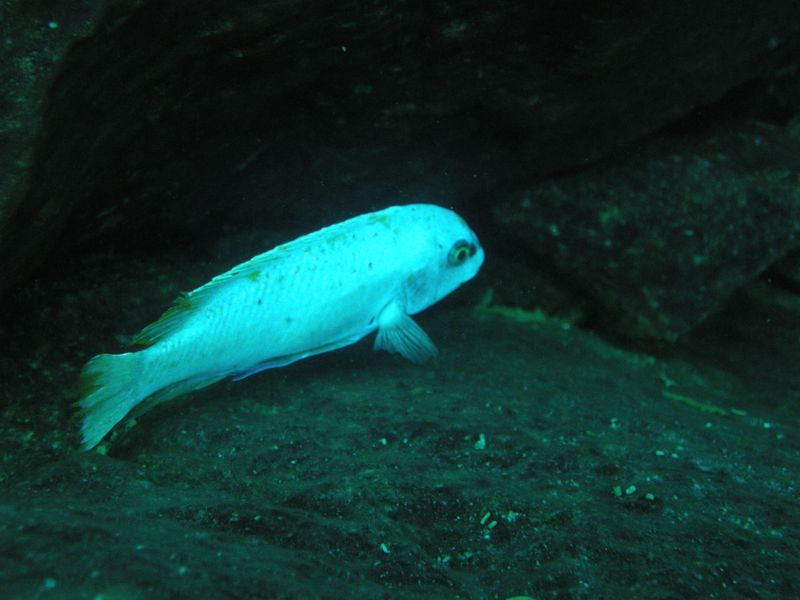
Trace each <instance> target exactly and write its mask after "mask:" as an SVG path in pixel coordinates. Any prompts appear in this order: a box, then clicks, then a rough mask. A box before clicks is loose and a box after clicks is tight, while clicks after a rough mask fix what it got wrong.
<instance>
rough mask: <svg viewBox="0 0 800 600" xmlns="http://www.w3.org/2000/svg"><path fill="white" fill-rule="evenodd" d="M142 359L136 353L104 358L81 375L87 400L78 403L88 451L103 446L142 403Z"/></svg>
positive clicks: (89, 364)
mask: <svg viewBox="0 0 800 600" xmlns="http://www.w3.org/2000/svg"><path fill="white" fill-rule="evenodd" d="M139 359H140V356H139V355H138V353H134V352H128V353H126V354H100V355H98V356H95V357H94V358H93V359H92V360H90V361H89V362H88V363H86V366H85V367H84V368H83V371H82V372H81V379H82V382H83V397H82V398H81V400H80V401H79V402H78V406H79V407H80V410H81V417H82V418H83V422H82V423H81V434H82V435H83V441H82V446H83V449H84V450H90V449H92V448H94V447H95V446H96V445H97V444H99V443H100V440H102V439H103V436H105V435H106V434H107V433H108V432H109V431H111V429H112V428H113V427H114V425H116V424H117V423H119V422H120V421H121V420H122V419H123V418H124V417H125V415H127V414H128V413H129V412H130V410H131V409H132V408H133V407H134V406H136V405H137V404H138V403H139V402H140V401H141V397H139V395H138V394H137V392H136V388H137V386H136V380H137V377H138V374H139V373H138V372H139Z"/></svg>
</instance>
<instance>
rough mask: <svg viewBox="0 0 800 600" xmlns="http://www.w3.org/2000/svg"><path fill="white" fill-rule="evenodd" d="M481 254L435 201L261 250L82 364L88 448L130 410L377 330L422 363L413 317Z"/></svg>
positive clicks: (431, 350) (422, 346) (471, 271)
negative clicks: (128, 340) (114, 348)
mask: <svg viewBox="0 0 800 600" xmlns="http://www.w3.org/2000/svg"><path fill="white" fill-rule="evenodd" d="M483 258H484V254H483V249H482V248H481V246H480V243H479V242H478V239H477V237H476V236H475V234H474V233H473V232H472V230H470V228H469V227H468V226H467V224H466V223H465V222H464V220H463V219H462V218H461V217H459V216H458V215H457V214H456V213H454V212H453V211H451V210H448V209H445V208H442V207H439V206H436V205H432V204H409V205H404V206H392V207H389V208H386V209H384V210H381V211H377V212H373V213H368V214H365V215H361V216H358V217H355V218H352V219H349V220H347V221H343V222H341V223H337V224H335V225H331V226H328V227H325V228H323V229H321V230H319V231H316V232H314V233H311V234H308V235H305V236H302V237H300V238H297V239H296V240H294V241H292V242H289V243H287V244H283V245H280V246H278V247H276V248H274V249H272V250H270V251H269V252H265V253H263V254H259V255H258V256H255V257H253V258H252V259H250V260H249V261H246V262H244V263H242V264H240V265H237V266H235V267H233V268H232V269H230V270H229V271H226V272H225V273H222V274H221V275H218V276H216V277H214V278H213V279H212V280H211V281H209V282H208V283H207V284H205V285H203V286H201V287H199V288H197V289H195V290H193V291H191V292H189V293H188V294H185V295H183V296H181V297H180V298H179V299H178V300H176V302H175V303H174V304H173V305H172V307H171V308H169V309H168V310H167V311H166V312H165V313H164V315H162V317H161V318H160V319H159V320H158V321H156V322H155V323H153V324H151V325H148V326H147V327H145V328H144V329H143V330H142V331H141V333H140V334H139V335H138V336H137V337H136V339H135V342H134V343H136V344H139V345H142V346H145V348H144V349H142V350H139V351H137V352H127V353H124V354H101V355H98V356H95V357H94V358H92V359H91V360H90V361H89V362H88V363H87V364H86V366H85V367H84V369H83V371H82V377H83V381H84V386H83V389H84V395H83V398H82V399H81V400H80V401H79V403H78V405H79V407H80V409H81V411H82V416H83V422H82V427H81V430H82V434H83V447H84V448H86V449H88V448H92V447H94V446H95V445H96V444H97V443H99V442H100V440H101V439H102V438H103V437H104V436H105V435H106V434H107V433H108V432H109V431H110V430H111V429H112V428H113V427H114V425H115V424H116V423H118V422H119V421H120V420H121V419H123V418H124V417H125V416H126V415H127V414H129V413H131V412H132V411H134V409H135V411H134V412H136V413H137V414H139V413H141V412H144V411H146V410H148V409H149V408H150V407H152V406H153V405H155V404H158V403H160V402H164V401H166V400H169V399H171V398H174V397H175V396H178V395H181V394H184V393H186V392H189V391H192V390H195V389H199V388H202V387H205V386H207V385H210V384H211V383H214V382H216V381H219V380H220V379H222V378H225V377H232V378H234V379H243V378H245V377H248V376H250V375H252V374H254V373H257V372H259V371H262V370H265V369H269V368H274V367H279V366H283V365H287V364H290V363H292V362H295V361H297V360H300V359H302V358H306V357H308V356H313V355H315V354H320V353H322V352H328V351H331V350H336V349H338V348H341V347H343V346H347V345H350V344H353V343H355V342H357V341H358V340H360V339H361V338H363V337H365V336H366V335H368V334H369V333H372V332H373V331H375V330H377V331H378V335H377V337H376V339H375V344H374V347H375V348H376V349H384V350H388V351H390V352H396V353H399V354H401V355H402V356H404V357H406V358H408V359H410V360H412V361H414V362H423V361H424V360H426V359H428V358H430V357H432V356H434V355H435V354H436V352H437V351H436V348H435V346H434V345H433V342H432V341H431V340H430V338H428V336H427V335H426V334H425V332H424V331H423V330H422V329H421V328H420V327H419V326H418V325H417V324H416V323H415V322H414V321H413V320H412V319H411V317H410V315H413V314H416V313H417V312H419V311H421V310H423V309H425V308H427V307H428V306H430V305H431V304H434V303H435V302H437V301H438V300H439V299H441V298H443V297H444V296H446V295H447V294H449V293H450V292H452V291H453V290H454V289H456V288H457V287H458V286H459V285H461V284H462V283H464V282H465V281H467V280H469V279H471V278H472V277H474V275H475V274H476V273H477V272H478V270H479V269H480V266H481V264H482V263H483Z"/></svg>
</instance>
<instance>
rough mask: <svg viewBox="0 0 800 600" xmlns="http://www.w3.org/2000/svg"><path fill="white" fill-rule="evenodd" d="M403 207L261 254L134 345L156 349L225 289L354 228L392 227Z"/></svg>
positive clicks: (184, 297)
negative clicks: (155, 347)
mask: <svg viewBox="0 0 800 600" xmlns="http://www.w3.org/2000/svg"><path fill="white" fill-rule="evenodd" d="M398 208H399V207H396V206H393V207H390V208H387V209H384V210H382V211H378V212H374V213H367V214H364V215H359V216H357V217H353V218H352V219H348V220H346V221H342V222H341V223H335V224H333V225H329V226H327V227H323V228H322V229H319V230H318V231H314V232H312V233H308V234H306V235H303V236H300V237H299V238H297V239H295V240H292V241H290V242H287V243H285V244H281V245H280V246H276V247H275V248H273V249H272V250H269V251H267V252H264V253H262V254H258V255H256V256H254V257H253V258H251V259H250V260H248V261H246V262H243V263H241V264H238V265H236V266H235V267H233V268H232V269H230V270H228V271H226V272H225V273H221V274H220V275H217V276H216V277H214V278H213V279H212V280H211V281H209V282H208V283H206V284H205V285H202V286H200V287H199V288H197V289H195V290H192V291H191V292H188V293H184V294H181V295H180V296H178V298H177V299H176V300H175V301H174V302H173V304H172V306H170V308H169V309H167V311H166V312H165V313H164V314H163V315H161V317H160V318H159V319H158V320H157V321H156V322H154V323H151V324H150V325H148V326H147V327H145V328H144V329H142V331H140V332H139V335H137V336H136V337H135V338H134V340H133V342H132V343H133V344H138V345H143V346H152V345H153V344H155V343H156V342H158V341H159V340H161V339H162V338H164V337H167V336H169V335H171V334H172V333H174V332H176V331H178V330H180V329H181V328H182V327H183V326H184V325H185V323H186V320H187V319H188V318H189V317H190V316H191V315H193V314H195V313H196V311H197V310H198V309H200V308H202V307H203V305H204V304H205V303H206V302H207V301H208V299H209V298H211V297H212V296H214V295H215V293H216V292H217V291H218V290H219V288H221V287H222V286H224V285H226V284H228V283H230V282H231V281H233V280H238V279H252V280H254V281H255V280H257V279H258V278H260V277H261V276H262V274H263V273H264V272H266V270H267V269H268V268H269V267H270V266H273V267H274V263H275V262H276V261H280V260H285V259H286V258H288V257H291V256H295V255H298V252H304V251H305V249H307V248H312V247H316V246H317V245H319V244H322V243H328V244H333V245H335V244H339V243H342V242H345V241H347V240H349V237H348V232H349V231H351V229H353V228H360V227H362V226H364V225H368V226H369V225H380V226H382V227H389V226H390V217H391V215H392V214H393V213H394V212H395V211H396V210H397V209H398Z"/></svg>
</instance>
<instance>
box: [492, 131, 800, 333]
mask: <svg viewBox="0 0 800 600" xmlns="http://www.w3.org/2000/svg"><path fill="white" fill-rule="evenodd" d="M798 157H800V138H798V137H797V136H793V135H791V134H790V133H787V132H786V131H784V130H783V129H780V128H775V127H768V126H766V125H753V126H750V127H748V128H740V129H739V130H738V131H733V132H731V133H728V134H724V135H719V136H711V137H705V138H696V137H675V138H672V139H665V140H660V141H657V142H653V143H651V144H650V145H649V146H646V147H642V148H640V149H638V150H637V152H635V153H628V154H625V155H623V156H620V157H617V158H616V159H615V160H613V161H609V162H606V163H604V164H601V165H598V166H596V167H594V168H591V169H588V170H586V171H584V172H581V173H578V174H575V175H570V176H565V177H563V178H561V179H558V180H554V181H548V182H545V183H542V184H540V185H535V186H530V187H527V188H525V189H524V190H521V191H520V192H519V193H518V194H517V196H516V197H515V198H514V199H513V200H511V201H509V202H507V203H506V204H504V205H502V206H501V207H499V208H498V209H497V210H496V216H497V218H498V220H499V221H500V223H502V224H503V225H504V226H505V227H506V228H507V230H508V233H509V235H516V236H518V238H519V239H521V240H522V241H523V243H524V244H525V245H526V246H527V248H528V249H529V250H530V252H531V253H532V254H533V255H535V256H538V257H545V258H544V259H543V260H545V261H546V262H548V264H550V265H552V267H553V268H554V269H555V270H557V271H558V272H559V273H561V276H562V278H563V279H564V281H566V282H567V283H568V284H569V285H570V286H571V287H573V288H577V289H580V290H583V291H584V293H585V294H587V295H588V296H589V297H590V298H592V299H593V300H594V302H595V303H596V304H598V305H599V306H600V307H601V312H600V313H599V314H600V316H599V317H597V321H598V322H597V323H595V324H596V325H597V326H598V327H600V328H601V329H604V330H606V331H607V332H610V333H615V334H618V335H622V336H626V337H628V336H631V337H638V338H645V339H651V340H652V339H655V340H668V341H674V340H675V339H677V338H678V337H679V336H681V335H682V334H684V333H686V332H687V331H689V330H691V329H692V328H693V327H694V326H695V325H697V324H698V323H700V322H701V321H702V320H703V319H704V318H706V317H707V316H708V315H710V314H711V313H713V312H715V311H717V310H719V309H720V308H721V307H722V306H723V304H724V303H725V301H726V300H727V299H728V298H729V297H730V295H731V294H732V293H733V292H734V291H735V290H736V289H737V288H739V287H740V286H742V285H744V284H745V283H747V282H748V281H750V280H752V279H754V278H755V277H756V276H758V275H759V274H760V273H762V272H763V271H764V270H765V269H767V268H768V267H769V266H770V265H772V264H773V263H775V262H776V261H778V260H779V259H780V258H782V257H783V256H785V255H786V254H787V253H789V252H790V251H791V250H792V249H794V248H797V247H798V244H799V243H800V242H799V240H800V238H799V237H798V235H799V234H800V191H798V187H797V178H798V173H800V158H798ZM531 300H532V301H534V302H535V299H531Z"/></svg>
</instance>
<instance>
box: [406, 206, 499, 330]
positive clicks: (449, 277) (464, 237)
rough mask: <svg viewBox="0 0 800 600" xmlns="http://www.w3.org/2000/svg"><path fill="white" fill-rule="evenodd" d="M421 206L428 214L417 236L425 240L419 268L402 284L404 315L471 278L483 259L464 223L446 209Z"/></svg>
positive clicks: (472, 235) (435, 299)
mask: <svg viewBox="0 0 800 600" xmlns="http://www.w3.org/2000/svg"><path fill="white" fill-rule="evenodd" d="M423 206H425V207H426V208H428V210H429V211H430V214H429V215H426V216H427V217H428V218H426V219H424V227H423V229H422V231H421V232H420V235H419V237H420V238H424V239H425V243H424V244H422V247H423V248H424V250H423V251H422V252H420V254H419V255H418V256H419V258H420V260H419V263H420V264H419V265H418V266H419V268H418V269H415V270H414V271H413V272H412V273H411V274H410V275H409V277H408V278H407V279H406V282H405V283H406V285H405V300H406V302H405V308H406V312H407V313H408V314H415V313H417V312H419V311H421V310H424V309H425V308H427V307H428V306H431V305H432V304H434V303H436V302H438V301H439V300H441V299H442V298H444V297H445V296H447V295H448V294H450V293H451V292H453V291H454V290H455V289H456V288H458V287H459V286H460V285H461V284H463V283H464V282H466V281H469V280H470V279H472V278H473V277H475V275H476V274H477V273H478V271H479V270H480V268H481V265H482V264H483V259H484V252H483V247H482V246H481V243H480V242H479V241H478V236H476V235H475V233H474V232H473V231H472V229H470V228H469V226H468V225H467V223H466V221H464V219H462V218H461V217H460V216H458V215H457V214H456V213H454V212H453V211H451V210H448V209H446V208H441V207H439V206H433V205H423Z"/></svg>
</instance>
